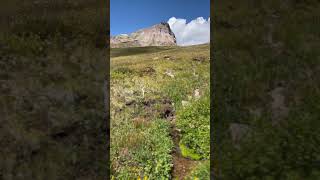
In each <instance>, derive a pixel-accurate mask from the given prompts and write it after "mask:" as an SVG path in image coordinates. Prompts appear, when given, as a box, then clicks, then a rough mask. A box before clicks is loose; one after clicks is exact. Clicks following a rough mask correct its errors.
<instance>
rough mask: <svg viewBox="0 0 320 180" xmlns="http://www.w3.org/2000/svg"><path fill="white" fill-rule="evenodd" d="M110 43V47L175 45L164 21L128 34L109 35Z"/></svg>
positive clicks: (171, 33) (172, 34)
mask: <svg viewBox="0 0 320 180" xmlns="http://www.w3.org/2000/svg"><path fill="white" fill-rule="evenodd" d="M110 43H111V47H112V48H119V47H144V46H175V45H177V42H176V38H175V35H174V33H173V32H172V31H171V28H170V26H169V24H168V23H164V22H163V23H160V24H156V25H154V26H152V27H149V28H145V29H141V30H138V31H136V32H134V33H131V34H129V35H127V34H121V35H118V36H114V37H111V39H110Z"/></svg>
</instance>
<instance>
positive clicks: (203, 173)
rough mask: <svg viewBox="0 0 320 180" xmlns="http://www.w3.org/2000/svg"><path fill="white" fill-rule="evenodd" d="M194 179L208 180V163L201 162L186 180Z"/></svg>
mask: <svg viewBox="0 0 320 180" xmlns="http://www.w3.org/2000/svg"><path fill="white" fill-rule="evenodd" d="M195 178H198V179H199V180H208V179H210V161H204V162H201V163H200V164H199V165H197V166H196V167H195V168H194V169H193V170H192V171H191V173H190V174H189V175H188V177H187V178H186V179H188V180H194V179H195Z"/></svg>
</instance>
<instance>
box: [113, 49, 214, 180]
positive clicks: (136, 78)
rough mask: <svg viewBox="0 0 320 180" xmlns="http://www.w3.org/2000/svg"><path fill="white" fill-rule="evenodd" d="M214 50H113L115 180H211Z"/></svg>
mask: <svg viewBox="0 0 320 180" xmlns="http://www.w3.org/2000/svg"><path fill="white" fill-rule="evenodd" d="M209 47H210V46H209V44H205V45H197V46H189V47H178V46H176V47H131V48H114V49H111V77H110V79H111V80H110V82H111V84H110V86H111V126H110V127H111V173H112V176H113V177H114V178H115V179H133V178H137V177H141V178H144V177H148V178H149V179H176V178H177V179H182V178H184V179H188V178H189V179H193V176H197V177H198V178H199V179H209V157H210V153H209V149H210V148H209V147H210V135H209V134H210V133H209V130H210V127H209V125H210V118H209V116H210V93H209V90H210V80H209V79H210V71H209V68H210V67H209V65H210V57H209V54H210V50H209Z"/></svg>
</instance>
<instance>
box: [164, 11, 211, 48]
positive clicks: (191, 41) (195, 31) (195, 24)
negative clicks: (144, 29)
mask: <svg viewBox="0 0 320 180" xmlns="http://www.w3.org/2000/svg"><path fill="white" fill-rule="evenodd" d="M168 24H169V25H170V28H171V29H172V31H173V33H174V34H175V36H176V39H177V44H178V45H181V46H186V45H196V44H203V43H208V42H210V17H209V18H208V20H206V19H204V18H203V17H198V18H197V19H194V20H192V21H190V22H189V23H187V20H186V19H179V18H178V19H177V18H175V17H172V18H170V19H169V20H168Z"/></svg>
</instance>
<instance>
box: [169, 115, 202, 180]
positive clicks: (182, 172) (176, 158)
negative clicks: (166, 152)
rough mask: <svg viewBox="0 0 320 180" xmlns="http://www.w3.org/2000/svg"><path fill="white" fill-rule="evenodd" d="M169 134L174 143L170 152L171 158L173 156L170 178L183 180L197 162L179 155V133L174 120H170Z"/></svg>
mask: <svg viewBox="0 0 320 180" xmlns="http://www.w3.org/2000/svg"><path fill="white" fill-rule="evenodd" d="M170 135H171V137H172V140H173V143H174V149H173V152H172V158H173V170H172V179H174V180H176V179H178V180H183V179H184V178H185V177H186V176H187V175H188V174H189V173H190V171H191V170H192V168H193V167H194V166H195V165H196V164H197V163H198V162H197V161H194V160H191V159H188V158H185V157H183V156H182V155H181V151H180V148H179V140H180V133H179V131H178V130H177V128H176V125H175V120H172V121H171V132H170Z"/></svg>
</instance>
